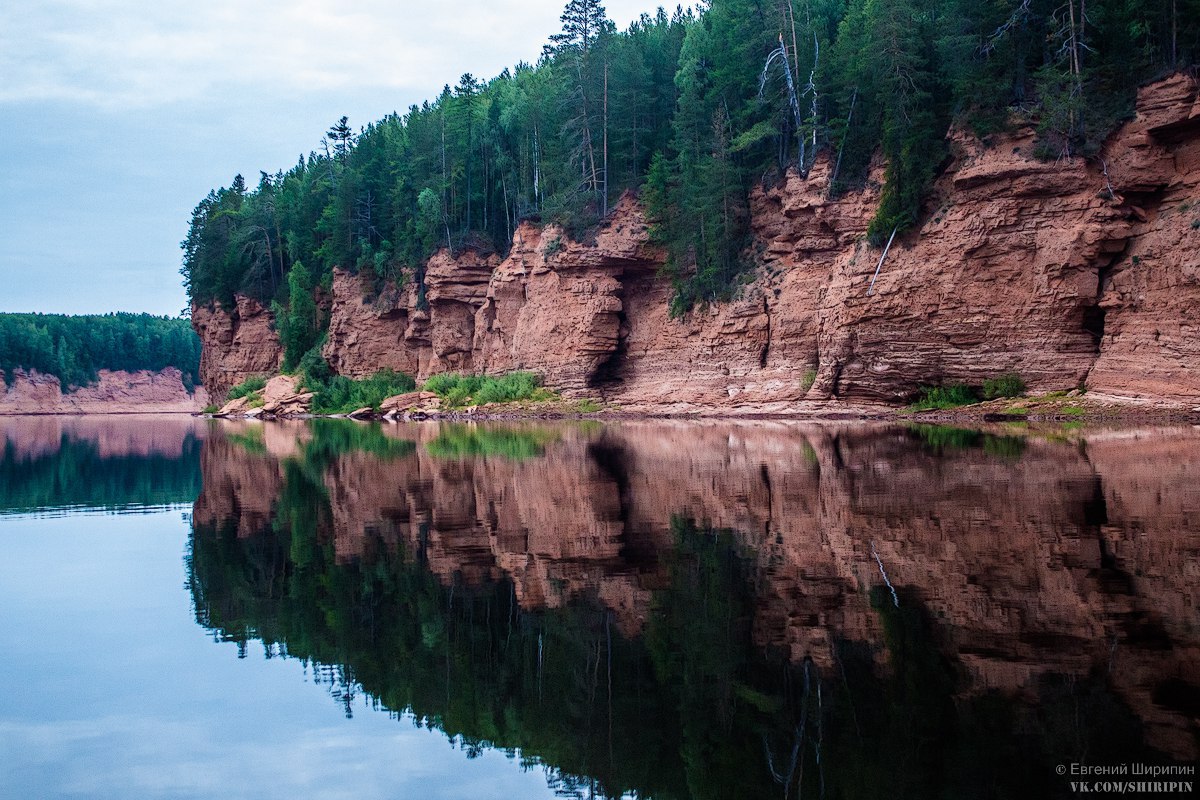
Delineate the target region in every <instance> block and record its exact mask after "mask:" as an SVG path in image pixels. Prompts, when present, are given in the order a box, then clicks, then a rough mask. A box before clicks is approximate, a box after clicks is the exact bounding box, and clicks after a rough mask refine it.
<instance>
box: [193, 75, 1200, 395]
mask: <svg viewBox="0 0 1200 800" xmlns="http://www.w3.org/2000/svg"><path fill="white" fill-rule="evenodd" d="M951 138H952V151H953V153H954V158H953V162H952V163H951V164H950V166H949V167H948V169H947V170H946V172H945V173H944V174H943V175H942V177H941V178H940V179H939V180H938V182H937V184H936V186H935V187H934V192H933V196H932V197H931V200H930V203H929V206H928V213H927V215H926V218H925V220H924V222H923V223H922V225H921V226H920V228H919V229H917V230H914V231H912V232H910V233H908V234H906V235H904V236H902V237H899V238H898V240H897V241H896V243H895V244H894V245H893V246H892V248H891V250H890V252H889V253H888V256H887V259H886V260H885V262H884V263H883V266H882V269H881V270H880V273H879V278H878V281H877V282H876V284H875V286H874V290H873V291H872V292H871V293H869V294H868V287H869V285H870V281H871V276H872V274H873V273H874V271H875V268H876V265H877V264H878V262H879V258H880V251H879V250H878V249H877V248H873V247H871V246H869V245H868V244H867V243H866V241H865V231H866V228H867V224H868V222H869V221H870V218H871V216H872V214H873V212H874V208H875V205H876V199H877V191H878V189H877V186H876V184H873V183H869V184H868V186H867V187H865V188H864V189H862V190H861V191H858V192H853V193H850V194H847V195H845V196H843V197H841V198H838V199H836V200H830V199H828V198H827V197H826V194H827V189H828V180H829V174H828V173H829V167H828V164H827V163H823V162H818V164H817V165H815V166H814V168H813V170H812V172H811V173H810V174H809V175H808V177H807V178H802V177H800V176H799V175H796V174H790V175H788V176H787V178H786V180H785V181H784V182H783V183H782V184H781V185H779V186H776V187H774V188H771V189H768V190H759V191H756V192H755V193H754V196H753V197H752V198H751V201H752V203H751V205H752V210H753V228H754V233H755V239H756V244H755V246H754V248H753V249H754V252H755V253H756V255H757V258H758V260H759V262H760V265H759V268H758V270H757V272H756V278H755V281H754V282H753V283H752V284H751V285H749V286H747V287H745V288H744V290H743V291H742V293H741V295H740V297H739V298H738V299H736V300H734V301H732V302H730V303H725V304H720V305H716V306H713V307H710V308H706V309H698V310H696V311H693V312H692V313H690V314H688V315H686V316H685V317H684V318H682V319H678V320H672V319H670V318H669V316H668V314H667V301H668V298H669V296H670V293H671V287H670V286H669V284H668V282H667V281H665V280H663V279H662V278H660V277H658V275H657V272H658V270H659V268H660V266H661V264H662V259H663V256H662V253H661V252H659V251H658V250H656V248H654V247H653V246H652V245H651V244H650V242H649V240H648V235H647V229H646V223H645V219H644V217H643V215H642V213H641V211H640V209H639V208H638V206H637V204H636V202H635V201H634V200H633V199H632V198H630V197H625V198H623V199H622V201H621V202H620V203H619V204H618V205H617V207H616V209H615V210H614V212H613V214H612V215H611V216H610V218H609V219H608V221H607V222H606V224H605V225H604V226H603V227H602V228H601V229H600V230H599V231H598V232H597V233H596V235H595V239H594V241H589V242H588V243H587V244H581V243H578V242H574V241H571V240H570V239H569V238H568V237H567V236H566V235H565V234H564V233H563V232H562V231H561V230H559V229H558V228H556V227H554V226H550V227H547V228H544V229H542V228H538V227H537V226H534V225H532V224H525V225H522V226H521V227H520V228H519V229H518V231H517V232H516V234H515V236H514V240H513V246H512V249H511V251H510V253H509V255H508V256H507V257H506V258H505V259H503V260H502V261H501V260H500V259H499V258H497V257H496V256H494V255H482V254H480V253H477V252H473V251H468V252H465V253H463V254H460V255H459V256H457V257H453V258H452V257H450V256H449V255H448V254H446V253H444V252H443V253H439V254H437V255H436V256H435V257H434V258H433V259H432V260H431V261H430V263H429V265H428V270H427V278H426V288H427V298H428V305H427V307H419V306H418V303H417V294H416V292H415V291H413V290H412V289H411V288H409V289H408V290H403V291H397V290H394V289H393V290H391V292H390V293H389V292H385V293H383V294H382V295H375V294H374V293H373V291H371V290H369V289H368V287H367V286H366V284H365V283H363V282H360V281H359V279H358V278H356V277H355V276H353V275H351V274H349V273H346V272H343V271H337V272H335V275H334V282H333V290H332V302H331V319H330V330H329V337H328V340H327V344H326V347H325V350H324V353H325V356H326V358H327V359H328V360H329V361H330V363H331V364H332V365H333V366H334V368H335V369H336V370H337V371H338V372H340V373H343V374H347V375H354V376H359V375H364V374H369V373H371V372H373V371H375V370H376V369H379V368H381V367H392V368H395V369H401V370H404V371H407V372H411V373H414V374H417V375H418V377H420V378H424V377H426V376H428V375H430V374H435V373H438V372H445V371H472V372H503V371H506V370H512V369H531V370H535V371H538V372H541V373H542V374H543V375H544V376H545V379H546V382H547V383H548V384H549V385H550V386H552V387H555V388H558V389H562V390H565V391H566V392H567V393H569V394H570V393H588V394H594V395H597V396H602V397H604V398H605V399H608V400H612V401H617V402H620V403H623V404H626V405H628V406H633V407H639V406H640V407H658V408H661V407H663V406H664V405H666V404H692V405H697V406H723V407H735V406H743V405H746V404H763V403H779V404H793V405H794V404H796V403H798V402H799V401H801V400H802V399H807V400H810V401H811V400H827V399H830V398H834V397H837V398H850V399H859V400H883V401H897V400H901V399H903V398H905V397H906V396H908V395H910V394H911V393H913V392H914V390H915V389H916V388H917V387H918V386H919V385H922V384H936V383H942V382H950V381H967V382H973V383H978V382H980V381H982V380H983V379H984V378H987V377H992V376H995V375H998V374H1000V373H1003V372H1008V371H1013V370H1015V371H1017V372H1020V373H1021V374H1022V376H1023V377H1024V378H1025V380H1026V381H1027V383H1028V384H1029V386H1030V388H1031V389H1034V390H1052V389H1072V388H1075V387H1077V386H1080V385H1086V386H1087V388H1088V389H1090V390H1092V391H1094V392H1096V393H1099V394H1104V395H1114V396H1121V397H1128V398H1150V399H1156V400H1164V401H1171V402H1178V403H1187V404H1189V405H1195V404H1196V402H1197V399H1198V398H1200V337H1198V336H1197V335H1196V333H1197V330H1196V327H1195V323H1194V322H1193V317H1194V313H1193V309H1195V308H1196V307H1198V303H1200V256H1198V255H1197V254H1198V253H1200V225H1197V224H1195V223H1196V221H1197V220H1200V101H1198V100H1197V86H1196V83H1195V81H1194V80H1193V79H1191V78H1188V77H1185V76H1182V75H1179V76H1174V77H1172V78H1169V79H1166V80H1164V81H1160V82H1158V83H1156V84H1153V85H1151V86H1149V87H1147V88H1145V89H1144V90H1143V91H1142V92H1141V94H1140V96H1139V101H1138V114H1137V118H1136V119H1135V120H1133V121H1131V122H1130V123H1128V124H1127V125H1125V126H1124V127H1123V128H1122V129H1121V130H1120V131H1118V132H1117V133H1116V134H1115V135H1114V136H1113V137H1112V138H1111V140H1110V141H1109V143H1108V144H1107V146H1106V147H1105V149H1104V151H1103V153H1102V154H1101V157H1100V158H1098V159H1096V161H1095V162H1088V163H1085V162H1083V161H1080V160H1073V161H1062V162H1056V163H1047V162H1042V161H1039V160H1037V159H1036V158H1035V157H1034V156H1033V152H1032V151H1033V144H1034V134H1033V131H1032V129H1031V128H1023V129H1018V130H1017V131H1016V132H1014V133H1012V134H1009V135H1004V136H995V137H992V138H991V139H989V140H988V141H987V142H979V141H977V140H974V139H972V138H970V137H967V136H965V135H962V134H959V133H955V134H953V135H952V137H951ZM193 319H194V321H195V325H196V329H197V331H199V332H200V334H201V336H202V338H203V340H204V345H205V356H204V361H203V364H202V373H203V376H204V381H205V385H206V386H207V387H208V388H209V391H210V392H211V393H212V394H213V395H214V396H215V397H218V398H219V397H222V396H223V395H224V393H225V392H226V391H227V390H228V388H229V387H230V386H231V385H233V384H234V383H237V382H238V381H239V380H241V379H244V378H245V377H246V376H247V375H249V374H253V373H255V372H269V371H271V370H272V369H274V368H275V367H277V365H278V362H279V345H278V339H277V337H276V336H275V334H274V332H273V330H272V326H271V322H270V315H269V313H268V312H266V311H265V310H264V309H263V308H262V307H261V306H260V305H258V304H257V303H254V302H253V301H250V300H246V299H244V298H243V299H239V301H238V303H237V308H236V309H234V310H233V311H226V310H224V309H222V308H220V307H216V306H209V307H202V308H197V309H195V310H194V312H193Z"/></svg>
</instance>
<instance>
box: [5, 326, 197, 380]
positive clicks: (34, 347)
mask: <svg viewBox="0 0 1200 800" xmlns="http://www.w3.org/2000/svg"><path fill="white" fill-rule="evenodd" d="M166 367H175V368H177V369H178V370H179V371H180V372H181V373H183V384H184V386H185V387H186V388H187V389H188V391H191V390H192V387H193V386H194V385H195V383H196V382H197V381H198V380H199V375H200V338H199V337H198V336H196V333H195V331H193V330H192V326H191V323H190V322H189V321H188V320H186V319H178V318H171V317H155V316H151V315H150V314H125V313H119V314H104V315H89V316H66V315H63V314H0V371H3V372H4V379H5V382H6V383H8V384H10V385H11V384H12V382H13V380H14V379H15V377H16V376H15V375H14V374H13V373H14V371H15V370H17V369H23V370H26V371H29V370H37V371H38V372H40V373H42V374H45V375H53V376H55V377H56V378H58V380H59V383H60V384H61V386H62V388H63V391H68V390H70V389H72V388H78V387H81V386H86V385H88V384H90V383H93V382H94V381H95V380H96V372H97V370H101V369H108V370H125V371H127V372H135V371H137V370H143V369H145V370H153V371H157V370H161V369H165V368H166Z"/></svg>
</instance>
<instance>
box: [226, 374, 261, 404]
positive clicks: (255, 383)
mask: <svg viewBox="0 0 1200 800" xmlns="http://www.w3.org/2000/svg"><path fill="white" fill-rule="evenodd" d="M266 385H267V378H266V376H264V375H251V376H250V377H249V378H246V380H244V381H242V382H241V383H239V384H238V385H237V386H234V387H233V388H232V389H230V390H229V397H228V399H230V400H237V399H239V398H242V397H249V396H250V395H254V394H258V393H259V392H261V391H262V390H263V389H264V388H266Z"/></svg>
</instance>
